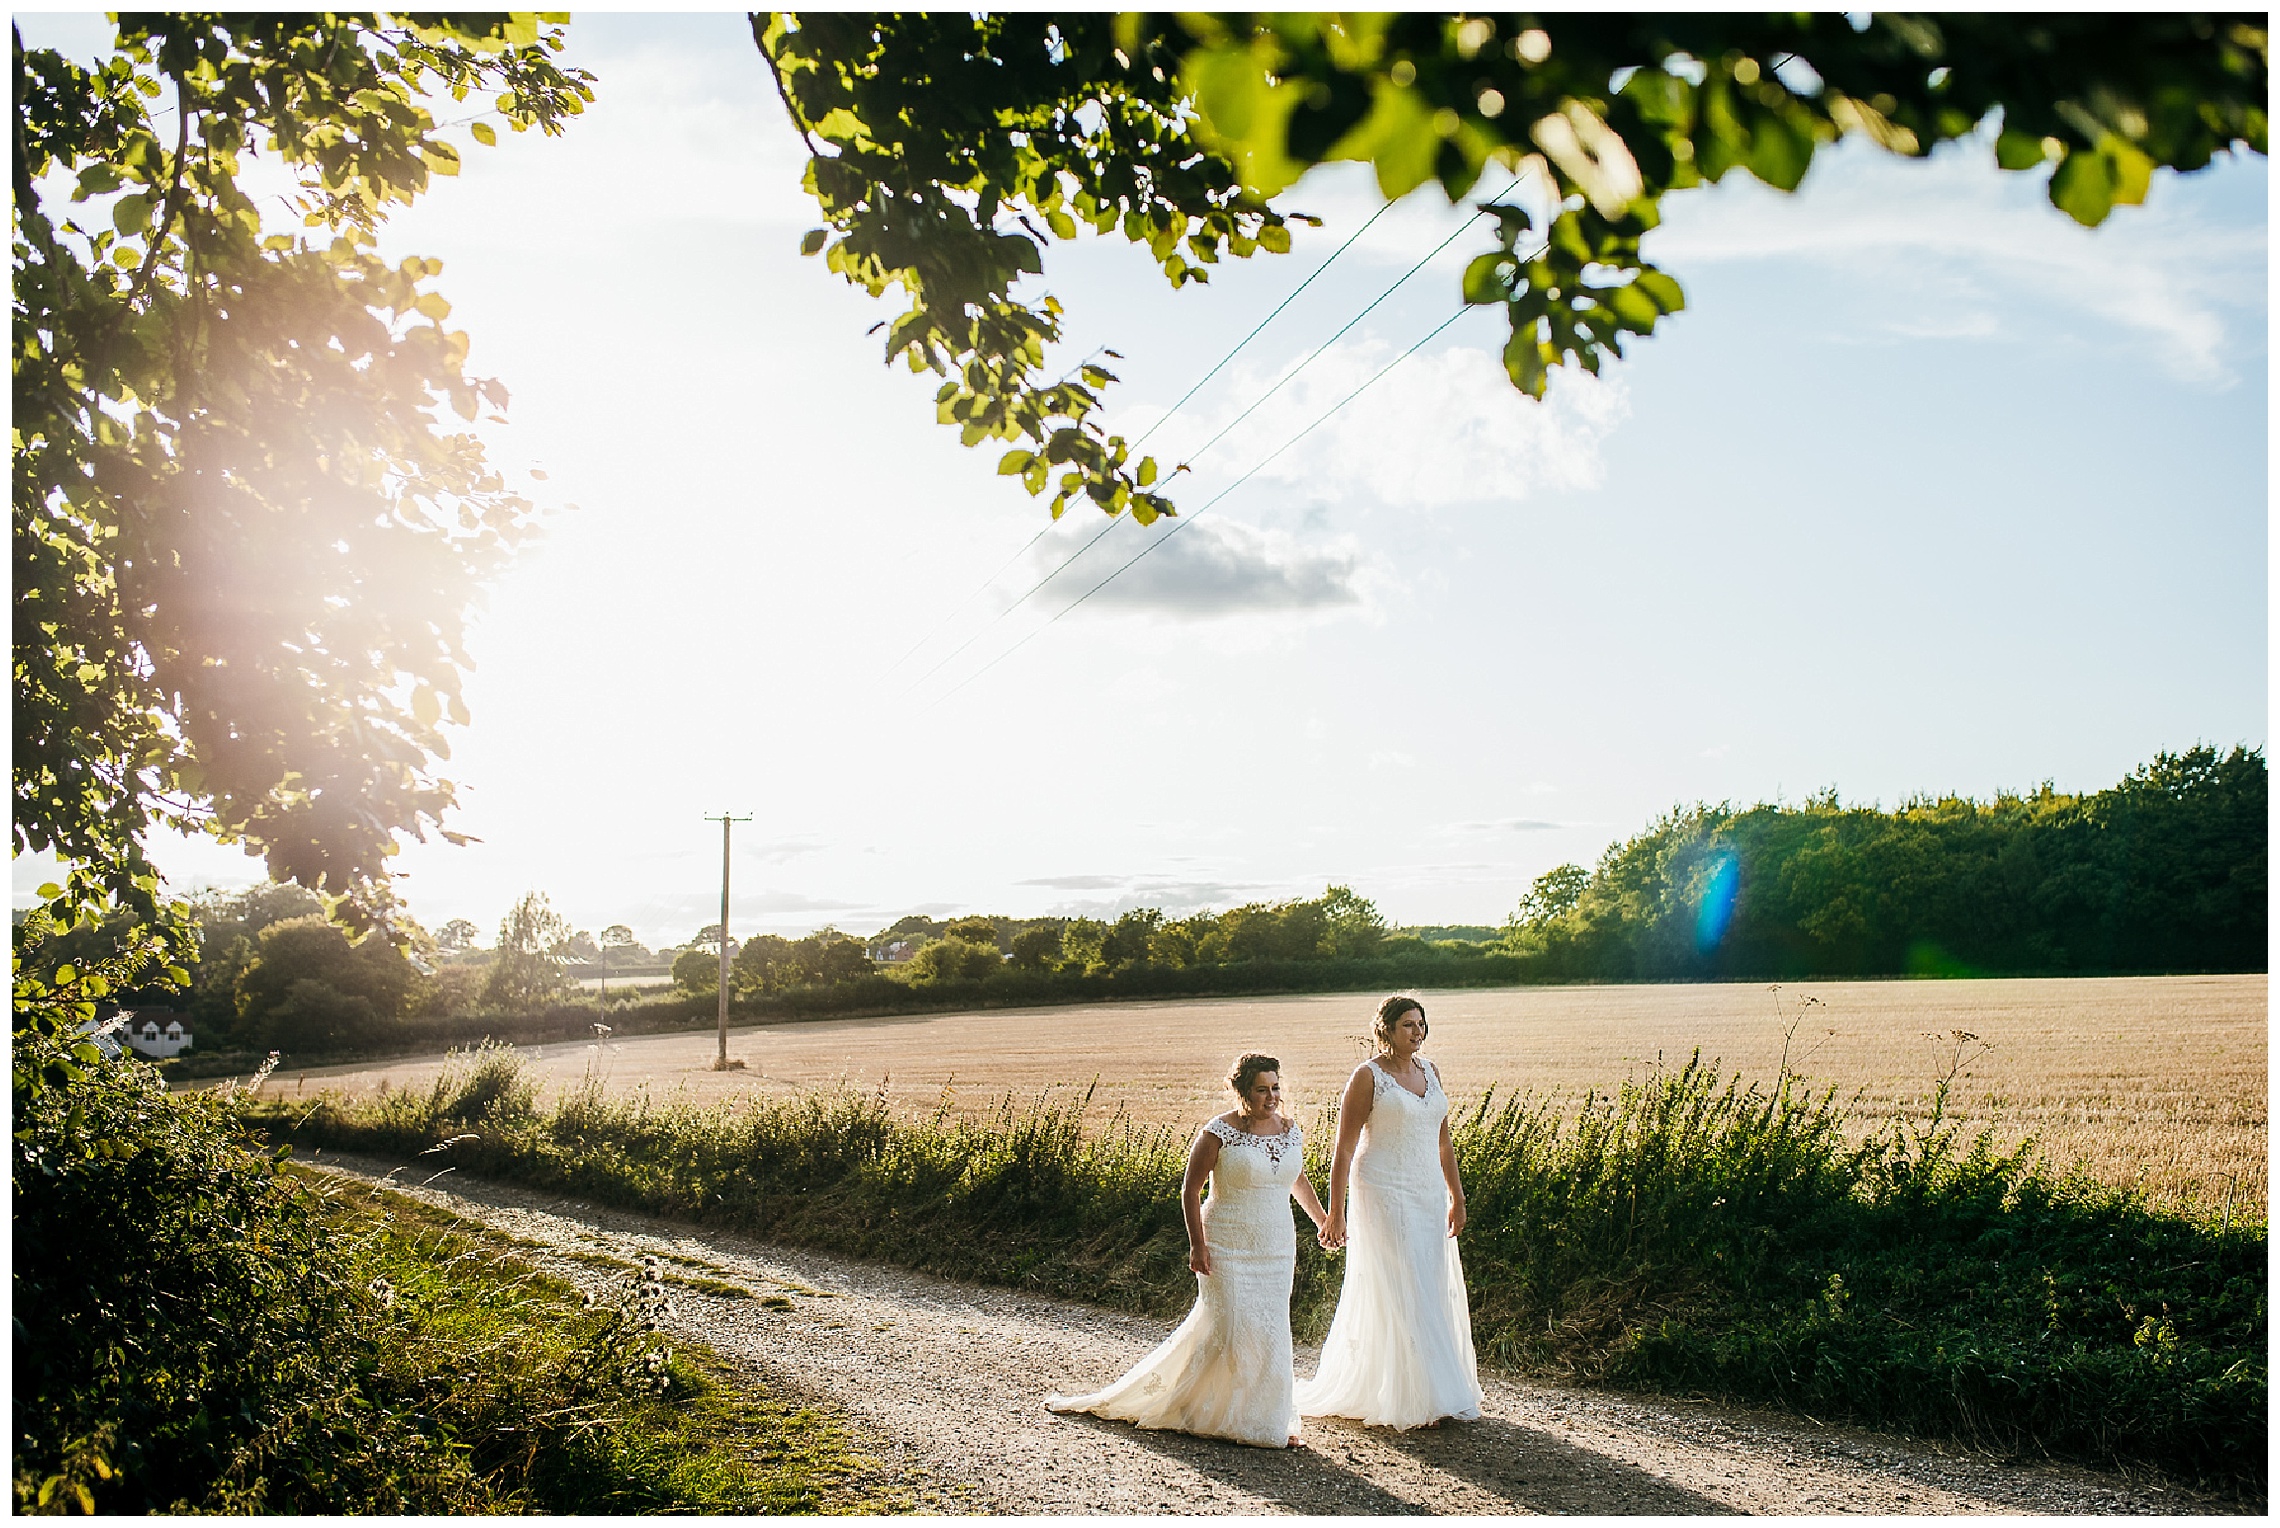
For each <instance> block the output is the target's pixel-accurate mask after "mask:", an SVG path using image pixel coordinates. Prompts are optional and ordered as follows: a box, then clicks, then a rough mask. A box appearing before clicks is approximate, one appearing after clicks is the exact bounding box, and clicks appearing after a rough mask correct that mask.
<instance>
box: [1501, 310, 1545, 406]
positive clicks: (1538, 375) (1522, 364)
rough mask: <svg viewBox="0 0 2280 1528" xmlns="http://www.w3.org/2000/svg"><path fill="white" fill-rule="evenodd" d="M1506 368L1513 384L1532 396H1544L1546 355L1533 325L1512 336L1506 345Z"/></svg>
mask: <svg viewBox="0 0 2280 1528" xmlns="http://www.w3.org/2000/svg"><path fill="white" fill-rule="evenodd" d="M1504 370H1505V373H1506V375H1508V376H1510V377H1511V378H1512V385H1513V386H1514V387H1517V388H1519V389H1520V391H1522V392H1524V393H1526V394H1527V395H1528V396H1529V397H1531V398H1541V397H1543V396H1544V379H1545V368H1544V355H1543V348H1542V347H1541V346H1540V345H1539V344H1538V343H1537V341H1536V336H1535V333H1534V331H1533V327H1531V328H1530V329H1526V330H1522V331H1521V332H1520V333H1518V334H1515V335H1513V336H1512V338H1511V340H1510V341H1509V342H1507V343H1506V345H1505V347H1504Z"/></svg>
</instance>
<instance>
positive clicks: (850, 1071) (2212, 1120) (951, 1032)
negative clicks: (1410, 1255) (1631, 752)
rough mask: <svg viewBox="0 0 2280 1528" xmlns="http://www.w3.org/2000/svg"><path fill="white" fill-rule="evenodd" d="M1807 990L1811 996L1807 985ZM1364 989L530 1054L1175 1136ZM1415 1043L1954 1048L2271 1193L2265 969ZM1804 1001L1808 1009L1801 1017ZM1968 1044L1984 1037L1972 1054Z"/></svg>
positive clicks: (1743, 1000) (1502, 1053)
mask: <svg viewBox="0 0 2280 1528" xmlns="http://www.w3.org/2000/svg"><path fill="white" fill-rule="evenodd" d="M1807 998H1810V999H1814V1000H1815V1001H1814V1002H1813V1003H1811V1004H1807V1003H1805V1002H1804V1000H1805V999H1807ZM1376 999H1377V995H1376V994H1354V995H1306V996H1296V997H1278V998H1217V999H1194V1000H1184V1001H1166V1002H1143V1003H1116V1004H1099V1005H1089V1006H1078V1007H1065V1008H1026V1009H997V1010H988V1011H983V1012H969V1013H956V1014H943V1015H932V1016H925V1017H905V1018H873V1019H827V1020H814V1021H808V1022H802V1023H793V1024H775V1025H766V1026H760V1027H754V1028H743V1029H737V1030H732V1031H731V1032H730V1035H729V1053H730V1055H731V1056H732V1057H735V1058H737V1059H739V1060H741V1061H743V1062H744V1067H743V1069H742V1070H737V1071H730V1072H725V1073H721V1072H714V1071H712V1070H710V1066H711V1063H712V1059H713V1055H714V1050H715V1044H716V1042H715V1037H714V1034H713V1032H712V1031H710V1030H705V1031H702V1032H699V1033H688V1034H674V1035H654V1036H639V1037H634V1038H629V1039H625V1040H622V1041H619V1042H616V1043H612V1044H607V1045H601V1046H589V1045H585V1044H570V1045H549V1046H544V1047H535V1048H533V1047H525V1048H524V1054H525V1055H526V1056H529V1057H530V1058H531V1065H532V1067H533V1069H534V1071H535V1072H536V1074H537V1075H538V1076H539V1078H540V1079H541V1082H542V1086H543V1087H545V1088H547V1089H550V1090H554V1091H559V1090H560V1089H562V1088H565V1087H572V1086H576V1085H579V1084H580V1083H582V1082H583V1081H584V1079H585V1078H586V1077H587V1076H588V1075H589V1073H592V1074H594V1075H597V1076H599V1077H601V1078H602V1079H603V1080H604V1081H605V1082H606V1084H607V1085H608V1086H609V1087H611V1088H612V1089H614V1090H625V1091H638V1090H642V1089H646V1090H648V1092H649V1093H650V1095H651V1096H652V1098H654V1099H656V1100H657V1101H659V1102H665V1101H667V1100H669V1099H672V1098H675V1097H682V1098H686V1099H688V1100H691V1101H694V1102H700V1103H725V1102H732V1101H735V1100H739V1099H743V1098H747V1097H751V1096H753V1095H756V1094H757V1095H773V1096H783V1095H786V1094H791V1093H796V1092H800V1091H803V1090H808V1089H816V1088H836V1087H840V1086H842V1085H846V1086H852V1087H856V1088H860V1089H863V1090H865V1091H869V1090H872V1089H875V1088H884V1089H885V1090H886V1091H887V1093H888V1094H889V1096H890V1097H891V1098H892V1099H893V1100H894V1101H895V1102H896V1103H897V1104H898V1105H901V1106H905V1107H908V1108H911V1109H914V1110H918V1109H923V1110H929V1111H931V1110H932V1109H934V1108H935V1107H936V1106H937V1105H938V1104H939V1103H940V1101H941V1100H942V1098H943V1096H944V1093H945V1091H946V1090H947V1091H948V1093H949V1095H950V1098H951V1100H952V1103H953V1106H954V1107H956V1108H959V1109H962V1110H982V1109H988V1108H994V1107H996V1105H997V1104H998V1103H999V1102H1000V1101H1001V1100H1003V1099H1004V1098H1006V1097H1007V1096H1008V1095H1011V1096H1012V1097H1013V1098H1014V1100H1015V1101H1016V1102H1017V1103H1026V1102H1028V1101H1030V1100H1033V1099H1035V1098H1037V1097H1038V1096H1040V1095H1043V1094H1052V1095H1054V1096H1056V1097H1061V1098H1066V1097H1068V1096H1069V1094H1070V1093H1071V1092H1072V1091H1079V1092H1081V1091H1082V1090H1083V1089H1085V1088H1088V1087H1092V1088H1094V1089H1095V1091H1094V1094H1093V1104H1092V1109H1093V1112H1094V1114H1095V1115H1096V1116H1097V1117H1099V1118H1102V1119H1106V1118H1107V1117H1109V1116H1110V1115H1111V1114H1112V1113H1113V1112H1114V1111H1116V1110H1117V1109H1119V1108H1121V1109H1123V1110H1124V1111H1125V1112H1126V1113H1127V1114H1129V1115H1131V1116H1132V1117H1134V1118H1137V1119H1140V1120H1143V1121H1147V1122H1151V1123H1162V1124H1167V1125H1175V1126H1178V1127H1180V1128H1182V1129H1183V1130H1184V1129H1186V1128H1189V1127H1192V1126H1194V1125H1196V1124H1198V1123H1200V1122H1201V1121H1202V1120H1203V1119H1204V1118H1205V1117H1207V1116H1208V1115H1209V1114H1211V1113H1212V1112H1214V1111H1215V1110H1217V1109H1219V1108H1223V1107H1225V1103H1224V1101H1223V1098H1222V1092H1221V1087H1220V1082H1219V1079H1220V1077H1221V1076H1222V1075H1223V1074H1224V1073H1225V1071H1226V1068H1227V1064H1228V1062H1229V1061H1230V1060H1231V1059H1232V1058H1233V1057H1234V1056H1235V1055H1236V1054H1237V1053H1238V1052H1240V1051H1244V1050H1263V1051H1267V1052H1270V1053H1271V1054H1274V1055H1276V1056H1278V1057H1280V1058H1281V1059H1282V1062H1283V1078H1284V1087H1285V1092H1286V1095H1287V1096H1288V1097H1289V1098H1290V1099H1291V1100H1292V1101H1293V1102H1294V1103H1295V1104H1296V1105H1297V1107H1298V1109H1299V1113H1300V1118H1301V1119H1311V1118H1312V1117H1313V1116H1314V1113H1315V1111H1316V1110H1318V1109H1319V1108H1320V1107H1321V1106H1322V1105H1323V1104H1325V1103H1328V1102H1330V1101H1331V1100H1332V1099H1333V1098H1334V1097H1335V1096H1336V1093H1337V1090H1338V1087H1339V1085H1340V1084H1341V1082H1342V1081H1343V1080H1344V1078H1345V1076H1346V1074H1347V1073H1348V1072H1349V1071H1350V1070H1351V1069H1352V1067H1353V1066H1354V1065H1355V1064H1356V1062H1357V1061H1358V1060H1359V1059H1360V1057H1361V1056H1362V1055H1363V1053H1364V1052H1363V1049H1362V1046H1363V1039H1362V1037H1363V1035H1364V1033H1365V1031H1366V1030H1367V1027H1368V1022H1369V1018H1370V1015H1371V1013H1372V1012H1373V1011H1374V1009H1375V1006H1376ZM1425 1000H1426V1007H1427V1012H1428V1015H1429V1017H1430V1019H1431V1021H1432V1036H1431V1038H1430V1040H1429V1041H1428V1042H1427V1045H1426V1054H1427V1055H1428V1056H1431V1057H1432V1058H1433V1059H1434V1060H1435V1061H1436V1062H1437V1063H1438V1064H1439V1065H1440V1068H1441V1071H1442V1075H1443V1077H1444V1078H1445V1079H1446V1080H1447V1083H1448V1087H1449V1090H1450V1092H1451V1094H1452V1095H1454V1096H1455V1097H1456V1098H1457V1099H1458V1101H1459V1103H1460V1105H1461V1104H1462V1103H1464V1102H1465V1101H1467V1100H1469V1099H1471V1098H1473V1097H1476V1096H1478V1094H1479V1093H1480V1092H1481V1091H1482V1090H1483V1089H1485V1088H1487V1087H1489V1086H1491V1085H1493V1086H1495V1087H1496V1088H1497V1089H1499V1090H1500V1091H1501V1092H1510V1091H1515V1090H1517V1091H1522V1092H1533V1093H1538V1094H1546V1093H1550V1094H1560V1095H1565V1096H1568V1097H1571V1098H1572V1097H1579V1096H1580V1095H1581V1094H1582V1093H1583V1092H1584V1091H1585V1090H1586V1089H1594V1088H1596V1089H1600V1090H1603V1091H1604V1090H1608V1089H1612V1088H1614V1087H1616V1086H1618V1085H1619V1084H1620V1083H1621V1082H1622V1081H1623V1079H1624V1078H1625V1077H1626V1076H1629V1075H1631V1074H1633V1073H1637V1072H1643V1071H1645V1070H1647V1069H1650V1068H1652V1067H1653V1066H1654V1065H1655V1063H1656V1061H1657V1058H1658V1057H1659V1058H1661V1059H1662V1060H1663V1061H1664V1062H1665V1063H1666V1064H1677V1063H1680V1062H1683V1061H1684V1060H1685V1059H1686V1057H1687V1055H1688V1054H1689V1053H1690V1052H1691V1051H1693V1050H1694V1049H1695V1048H1697V1047H1699V1048H1700V1049H1701V1051H1702V1053H1703V1055H1704V1056H1705V1057H1716V1058H1718V1059H1720V1060H1722V1061H1723V1062H1724V1064H1725V1066H1726V1067H1727V1068H1728V1069H1730V1070H1738V1071H1741V1072H1743V1073H1745V1074H1747V1075H1749V1076H1751V1077H1755V1078H1771V1077H1772V1076H1774V1075H1775V1073H1776V1071H1777V1070H1778V1068H1779V1065H1780V1061H1781V1055H1782V1049H1783V1044H1784V1034H1785V1031H1786V1030H1788V1028H1789V1027H1790V1024H1791V1022H1792V1021H1793V1020H1798V1021H1799V1022H1798V1023H1797V1025H1796V1032H1795V1036H1794V1039H1793V1040H1791V1041H1790V1042H1789V1044H1790V1065H1791V1066H1792V1068H1794V1069H1796V1070H1798V1071H1800V1072H1802V1073H1803V1074H1804V1075H1805V1076H1806V1077H1808V1078H1809V1079H1811V1080H1813V1081H1814V1082H1816V1083H1820V1084H1834V1085H1835V1086H1836V1087H1837V1089H1838V1091H1839V1096H1840V1098H1843V1099H1848V1100H1850V1099H1855V1098H1857V1102H1856V1103H1854V1104H1853V1105H1852V1111H1851V1112H1852V1116H1853V1118H1854V1119H1855V1121H1856V1122H1857V1123H1858V1125H1859V1126H1860V1127H1861V1128H1863V1129H1868V1128H1873V1127H1875V1126H1876V1125H1878V1124H1881V1123H1883V1122H1884V1121H1887V1120H1889V1119H1890V1118H1891V1116H1892V1115H1893V1114H1894V1112H1895V1111H1900V1110H1908V1111H1920V1110H1922V1109H1923V1108H1924V1107H1925V1104H1926V1102H1927V1100H1928V1098H1929V1096H1930V1093H1931V1089H1932V1085H1933V1083H1934V1081H1935V1080H1936V1079H1937V1077H1938V1076H1939V1075H1940V1074H1941V1073H1942V1072H1943V1071H1945V1070H1946V1069H1947V1067H1948V1065H1949V1061H1950V1058H1951V1057H1952V1056H1953V1055H1954V1054H1955V1050H1956V1044H1957V1042H1956V1041H1955V1040H1954V1039H1953V1038H1952V1036H1954V1035H1955V1034H1956V1033H1957V1032H1962V1033H1965V1034H1970V1035H1976V1036H1978V1037H1979V1039H1978V1040H1977V1041H1972V1042H1964V1044H1963V1055H1964V1057H1965V1065H1964V1068H1963V1075H1961V1076H1960V1077H1959V1078H1958V1080H1957V1083H1956V1087H1955V1100H1956V1104H1957V1105H1958V1106H1959V1107H1958V1111H1957V1112H1959V1113H1960V1114H1961V1115H1962V1117H1964V1118H1965V1119H1966V1120H1967V1121H1969V1122H1971V1124H1972V1125H1973V1127H1974V1128H1976V1126H1977V1125H1980V1124H1991V1125H1993V1126H1994V1127H1995V1129H1996V1131H1997V1134H1998V1136H1999V1138H2001V1139H2002V1140H2004V1141H2005V1142H2006V1143H2008V1142H2010V1141H2015V1140H2017V1139H2018V1138H2020V1137H2022V1136H2025V1135H2030V1134H2031V1135H2033V1136H2035V1137H2036V1138H2038V1139H2039V1140H2040V1141H2041V1142H2042V1144H2043V1148H2044V1150H2045V1152H2046V1154H2047V1155H2048V1156H2050V1157H2051V1158H2053V1159H2054V1160H2055V1161H2057V1162H2058V1163H2060V1164H2067V1163H2072V1162H2075V1161H2081V1162H2083V1163H2085V1164H2087V1165H2088V1167H2089V1168H2090V1169H2091V1170H2092V1171H2093V1172H2095V1173H2097V1174H2098V1175H2099V1176H2101V1177H2103V1178H2106V1179H2109V1180H2112V1181H2116V1182H2138V1183H2142V1184H2143V1185H2144V1186H2145V1187H2146V1188H2147V1189H2148V1190H2149V1191H2150V1192H2151V1193H2152V1194H2153V1195H2154V1196H2155V1197H2156V1198H2157V1199H2159V1200H2162V1201H2174V1200H2177V1199H2180V1198H2185V1197H2191V1198H2194V1199H2198V1200H2200V1201H2202V1202H2204V1203H2207V1204H2209V1205H2211V1206H2215V1205H2218V1204H2221V1203H2222V1202H2223V1201H2224V1200H2225V1198H2226V1197H2227V1195H2228V1194H2230V1195H2231V1196H2233V1202H2234V1204H2235V1206H2236V1212H2238V1211H2241V1210H2245V1211H2247V1212H2249V1213H2254V1214H2259V1215H2261V1214H2262V1213H2263V1212H2264V1207H2265V1204H2266V1201H2267V1194H2266V1178H2267V1165H2266V1164H2267V1144H2266V1130H2267V1126H2266V1083H2265V1077H2266V1049H2267V1039H2268V1036H2267V1028H2266V983H2265V979H2264V978H2263V977H2260V976H2218V977H2120V978H2078V979H2059V980H2016V981H1925V982H1902V981H1892V982H1808V983H1801V984H1798V985H1795V986H1789V987H1783V988H1780V989H1778V990H1769V989H1767V988H1765V987H1761V986H1748V985H1674V986H1594V987H1529V988H1517V989H1500V990H1491V991H1482V990H1464V991H1452V992H1439V993H1436V992H1430V991H1428V992H1427V993H1425ZM1800 1016H1802V1017H1800ZM1982 1043H1983V1044H1984V1046H1985V1047H1987V1048H1986V1049H1984V1050H1982ZM442 1065H443V1062H442V1061H441V1059H440V1058H428V1059H422V1060H407V1061H398V1062H390V1063H384V1064H374V1065H370V1066H361V1067H336V1068H326V1069H322V1070H317V1071H310V1072H307V1073H294V1072H290V1071H288V1072H284V1073H280V1074H279V1075H278V1077H277V1078H276V1079H275V1080H274V1081H272V1082H271V1084H270V1085H269V1090H268V1091H269V1092H270V1093H271V1094H272V1095H273V1096H274V1095H276V1094H279V1093H284V1094H286V1095H292V1094H296V1093H299V1094H303V1095H314V1094H315V1093H317V1092H318V1091H320V1090H322V1089H335V1090H341V1091H346V1092H351V1093H365V1092H370V1091H372V1090H375V1089H377V1088H380V1087H383V1086H387V1087H407V1086H411V1087H416V1086H424V1085H425V1084H426V1083H427V1082H428V1081H429V1080H430V1079H432V1078H433V1077H434V1076H435V1074H436V1072H437V1070H438V1069H439V1068H440V1067H441V1066H442Z"/></svg>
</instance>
